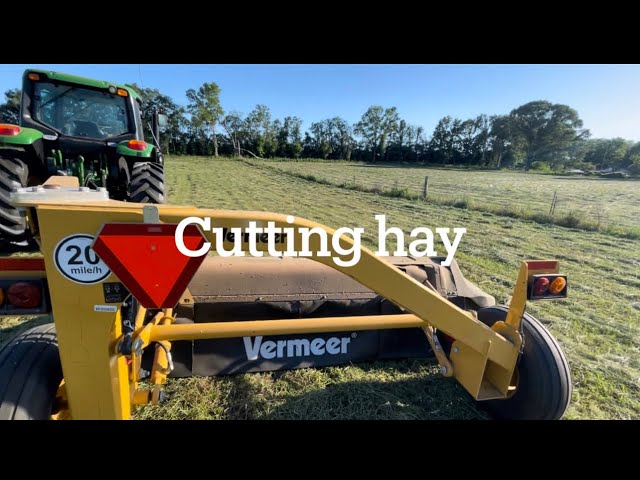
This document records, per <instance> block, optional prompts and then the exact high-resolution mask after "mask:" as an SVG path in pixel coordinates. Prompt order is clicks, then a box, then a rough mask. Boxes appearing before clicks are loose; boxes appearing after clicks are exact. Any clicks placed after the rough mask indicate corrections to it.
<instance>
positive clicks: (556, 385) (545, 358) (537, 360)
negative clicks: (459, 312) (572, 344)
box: [478, 306, 573, 420]
mask: <svg viewBox="0 0 640 480" xmlns="http://www.w3.org/2000/svg"><path fill="white" fill-rule="evenodd" d="M508 311H509V308H508V307H504V306H495V307H487V308H481V309H480V310H478V320H480V321H481V322H482V323H484V324H485V325H488V326H492V325H493V324H494V323H495V322H497V321H499V320H502V321H504V320H505V319H506V318H507V312H508ZM521 326H522V330H521V333H522V335H523V342H524V345H523V351H522V354H521V356H520V359H519V361H518V366H517V369H518V384H517V389H516V391H515V393H514V394H513V395H512V396H510V397H509V398H506V399H504V400H488V401H484V402H480V405H482V406H484V407H486V408H487V410H488V411H489V412H490V413H491V414H492V416H493V417H494V418H497V419H501V420H559V419H560V418H562V416H563V415H564V413H565V411H566V410H567V408H568V407H569V403H570V401H571V393H572V388H573V387H572V384H571V372H570V370H569V362H567V359H566V357H565V355H564V353H563V352H562V349H561V348H560V345H559V344H558V342H557V341H556V340H555V339H554V338H553V336H552V335H551V333H549V331H548V330H547V329H546V328H545V327H544V326H543V325H542V324H541V323H540V322H539V321H538V320H537V319H535V318H534V317H532V316H531V315H529V314H527V313H525V314H524V316H523V317H522V323H521Z"/></svg>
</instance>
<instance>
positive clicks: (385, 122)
mask: <svg viewBox="0 0 640 480" xmlns="http://www.w3.org/2000/svg"><path fill="white" fill-rule="evenodd" d="M398 120H399V119H398V111H397V109H396V107H390V108H386V109H385V108H383V107H381V106H380V105H374V106H371V107H369V109H368V110H367V111H366V112H365V113H364V114H363V115H362V118H361V119H360V121H359V122H358V123H356V125H355V127H354V133H355V134H356V135H359V136H361V137H362V143H363V146H364V147H365V149H369V150H370V151H371V161H372V162H375V161H376V160H377V159H378V157H380V158H383V159H384V158H386V150H387V141H388V139H389V136H390V135H391V134H392V133H393V132H395V131H396V129H397V128H398Z"/></svg>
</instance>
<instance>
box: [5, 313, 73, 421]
mask: <svg viewBox="0 0 640 480" xmlns="http://www.w3.org/2000/svg"><path fill="white" fill-rule="evenodd" d="M61 382H62V366H61V364H60V356H59V354H58V340H57V338H56V330H55V326H54V325H53V324H52V323H48V324H45V325H40V326H38V327H35V328H32V329H30V330H27V331H26V332H24V333H22V334H21V335H18V336H17V337H16V338H14V339H13V340H11V341H10V342H9V343H8V344H7V345H6V346H5V347H4V348H3V349H2V350H0V420H48V419H49V418H50V417H51V413H52V410H53V406H54V402H55V398H56V392H57V391H58V388H59V386H60V383H61Z"/></svg>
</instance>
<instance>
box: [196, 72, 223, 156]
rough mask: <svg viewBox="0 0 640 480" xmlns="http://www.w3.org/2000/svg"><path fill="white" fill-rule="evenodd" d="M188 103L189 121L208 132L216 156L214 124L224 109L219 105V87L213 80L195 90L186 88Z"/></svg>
mask: <svg viewBox="0 0 640 480" xmlns="http://www.w3.org/2000/svg"><path fill="white" fill-rule="evenodd" d="M187 98H188V99H189V105H188V106H187V110H188V112H189V113H190V114H191V122H192V123H193V124H194V126H195V127H196V128H201V129H202V130H203V131H204V132H205V133H210V134H211V137H212V139H213V154H214V156H216V157H217V156H218V138H217V133H216V126H217V125H218V123H219V121H220V119H221V118H222V116H223V115H224V110H223V109H222V106H221V105H220V87H219V86H218V84H216V83H215V82H211V83H203V84H202V86H201V87H200V88H199V89H198V90H197V91H196V90H194V89H192V88H190V89H189V90H187Z"/></svg>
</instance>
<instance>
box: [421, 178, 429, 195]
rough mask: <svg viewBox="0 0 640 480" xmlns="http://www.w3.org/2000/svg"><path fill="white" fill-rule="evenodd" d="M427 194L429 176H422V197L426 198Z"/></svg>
mask: <svg viewBox="0 0 640 480" xmlns="http://www.w3.org/2000/svg"><path fill="white" fill-rule="evenodd" d="M428 196H429V177H424V186H423V187H422V199H423V200H426V199H427V197H428Z"/></svg>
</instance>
